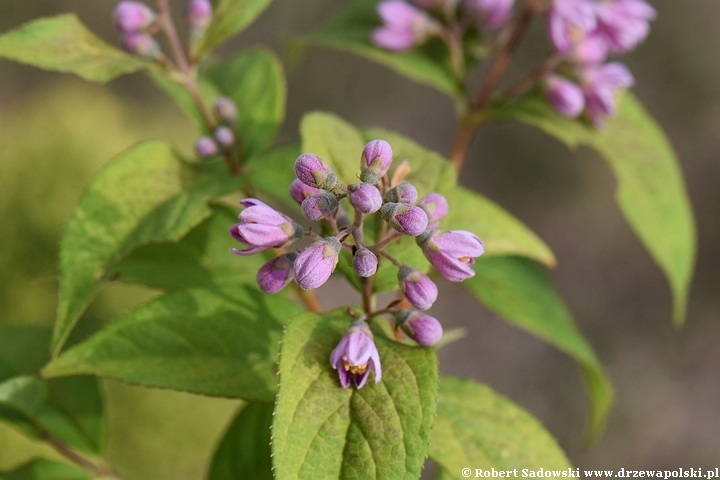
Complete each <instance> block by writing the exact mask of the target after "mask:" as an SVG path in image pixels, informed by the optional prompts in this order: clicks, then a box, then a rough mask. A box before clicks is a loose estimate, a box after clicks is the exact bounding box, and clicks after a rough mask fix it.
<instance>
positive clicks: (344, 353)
mask: <svg viewBox="0 0 720 480" xmlns="http://www.w3.org/2000/svg"><path fill="white" fill-rule="evenodd" d="M330 365H332V367H333V368H334V369H335V370H337V371H338V375H339V376H340V384H341V385H342V386H343V388H348V387H349V386H350V380H351V379H352V383H354V384H355V387H356V388H362V387H363V385H365V382H367V379H368V374H369V373H370V371H371V370H372V371H374V372H375V383H378V382H379V381H380V379H381V378H382V368H381V367H380V355H379V354H378V351H377V347H376V346H375V342H374V341H373V334H372V332H371V331H370V327H368V324H367V323H366V322H365V321H364V320H357V321H355V322H353V324H352V325H351V326H350V328H349V329H348V330H347V332H345V335H343V337H342V340H340V343H338V346H337V347H335V349H334V350H333V351H332V353H331V354H330Z"/></svg>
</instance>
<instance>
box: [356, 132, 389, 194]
mask: <svg viewBox="0 0 720 480" xmlns="http://www.w3.org/2000/svg"><path fill="white" fill-rule="evenodd" d="M392 160H393V151H392V147H391V146H390V144H389V143H388V142H386V141H385V140H372V141H370V142H368V144H367V145H365V148H364V149H363V152H362V156H361V157H360V180H361V181H363V182H366V183H370V184H372V185H375V184H376V183H378V182H379V181H380V179H381V178H382V177H383V175H385V173H387V171H388V169H389V168H390V164H391V163H392Z"/></svg>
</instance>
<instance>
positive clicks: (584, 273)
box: [0, 0, 720, 480]
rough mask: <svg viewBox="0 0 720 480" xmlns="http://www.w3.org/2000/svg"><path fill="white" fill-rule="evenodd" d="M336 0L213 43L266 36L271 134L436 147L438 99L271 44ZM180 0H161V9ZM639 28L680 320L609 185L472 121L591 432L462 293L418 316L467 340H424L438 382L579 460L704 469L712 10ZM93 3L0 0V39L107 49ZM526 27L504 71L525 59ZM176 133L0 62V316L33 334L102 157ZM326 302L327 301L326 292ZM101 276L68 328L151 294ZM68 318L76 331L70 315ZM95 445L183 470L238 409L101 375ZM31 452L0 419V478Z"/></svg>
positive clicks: (162, 112) (718, 46) (716, 151)
mask: <svg viewBox="0 0 720 480" xmlns="http://www.w3.org/2000/svg"><path fill="white" fill-rule="evenodd" d="M350 2H351V0H302V1H297V0H295V1H290V0H276V1H275V2H274V3H273V4H272V5H271V7H270V8H269V9H268V10H267V11H266V12H265V13H264V14H263V15H262V16H261V17H260V19H259V20H258V21H257V22H256V23H255V24H254V25H252V26H251V27H250V28H249V29H248V30H247V31H245V32H244V33H243V34H242V35H241V36H240V37H238V38H236V39H235V40H234V41H232V42H231V43H230V44H228V45H226V46H225V47H223V49H222V50H221V54H222V55H225V56H229V55H232V54H233V53H234V52H238V51H239V50H241V49H243V48H245V47H248V46H251V45H254V44H257V43H263V44H268V45H270V46H271V47H272V48H273V49H275V51H276V52H277V53H278V54H280V55H281V56H282V57H283V59H284V60H285V61H286V62H285V65H286V68H287V75H288V81H289V103H288V115H287V121H286V123H285V125H284V127H283V129H282V132H281V137H282V138H283V139H296V138H297V137H298V133H297V125H298V121H299V119H300V117H301V116H302V115H303V114H304V113H305V112H308V111H310V110H317V109H319V110H326V111H331V112H335V113H337V114H339V115H341V116H342V117H344V118H345V119H347V120H348V121H350V122H352V123H354V124H358V125H378V126H383V127H386V128H390V129H394V130H397V131H399V132H401V133H403V134H406V135H408V136H410V137H411V138H414V139H415V140H417V141H419V142H420V143H422V144H424V145H426V146H427V147H430V148H432V149H435V150H437V151H439V152H442V153H447V152H448V150H449V148H450V145H451V141H452V137H453V134H454V130H455V120H454V115H453V110H452V106H451V104H450V102H449V101H448V100H447V99H445V98H444V97H442V96H441V95H440V94H438V93H436V92H434V91H433V90H431V89H428V88H425V87H422V86H418V85H415V84H412V83H410V82H409V81H407V80H405V79H403V78H400V77H399V76H397V75H395V74H394V73H392V72H391V71H389V70H387V69H385V68H383V67H381V66H377V65H375V64H373V63H370V62H368V61H366V60H363V59H360V58H357V57H355V56H352V55H350V54H346V53H342V52H336V51H330V50H325V49H310V50H308V51H306V52H305V53H304V54H303V55H302V56H301V57H292V56H290V55H288V42H289V41H291V40H292V39H293V38H295V37H297V36H301V35H303V34H306V33H308V32H311V31H312V30H313V29H314V28H318V27H319V26H321V25H323V24H324V22H325V21H327V20H328V19H329V18H330V17H331V16H332V15H333V14H334V13H335V12H337V11H339V10H340V9H342V8H343V7H345V6H346V5H348V4H349V3H350ZM173 3H174V4H175V5H176V6H177V7H180V6H181V3H182V2H181V1H180V0H173ZM651 3H652V4H653V5H654V6H655V7H656V8H657V10H658V11H659V17H658V20H657V21H656V22H655V23H654V24H653V29H652V33H651V35H650V37H649V39H648V40H647V41H646V42H645V43H644V44H643V45H641V46H640V48H638V49H637V50H636V51H635V52H633V53H631V54H629V55H627V56H626V57H625V59H624V60H625V61H626V63H627V64H628V65H629V66H630V68H631V70H632V71H633V73H634V74H635V76H636V79H637V85H636V87H635V92H636V94H637V95H638V96H639V98H640V99H641V100H642V101H643V102H644V103H645V105H646V107H647V108H648V110H649V111H650V112H651V113H652V114H653V115H654V116H655V117H656V118H657V120H658V121H659V123H660V124H661V125H662V126H663V127H664V128H665V130H666V131H667V134H668V136H669V137H670V139H671V141H672V143H673V144H674V145H675V148H676V149H677V151H678V153H679V156H680V158H681V161H682V169H683V172H684V174H685V178H686V180H687V186H688V190H689V194H690V198H691V201H692V204H693V207H694V209H695V213H696V218H697V229H698V238H699V255H698V261H697V266H696V273H695V277H694V281H693V284H692V291H691V296H690V306H689V312H688V321H687V325H686V326H685V327H684V328H683V329H681V330H676V329H674V328H673V327H672V326H671V320H670V292H669V289H668V286H667V284H666V282H665V280H664V278H663V276H662V274H661V272H660V270H659V269H658V268H657V267H656V266H655V264H654V263H653V262H652V260H651V258H650V257H649V255H648V254H647V253H646V252H645V250H644V249H643V248H642V246H641V245H640V243H639V241H638V240H637V239H636V238H635V236H634V235H633V233H632V232H631V231H630V229H629V227H628V226H627V225H626V224H625V222H624V220H623V218H622V217H621V215H620V212H619V209H618V207H617V206H616V204H615V203H614V200H613V192H614V189H615V180H614V178H613V176H612V175H611V172H610V171H609V169H608V168H607V166H606V165H605V164H604V163H603V162H602V160H601V159H600V158H599V157H598V156H597V155H596V154H595V153H593V152H592V151H590V150H585V149H581V150H579V151H578V152H568V151H567V150H565V149H564V147H562V146H561V145H560V144H559V143H558V142H556V141H555V140H553V139H551V138H548V137H546V136H544V135H543V134H542V133H540V132H537V131H535V130H533V129H531V128H529V127H525V126H522V125H518V124H513V123H508V124H502V125H492V126H489V127H486V128H484V130H482V132H481V134H480V135H479V136H478V137H477V139H476V140H475V142H474V143H473V145H472V148H471V151H470V155H469V159H468V162H467V165H466V167H465V169H464V171H463V173H462V176H461V182H462V183H463V184H465V185H468V186H471V187H473V188H475V189H478V190H479V191H481V192H482V193H484V194H485V195H487V196H489V197H490V198H492V199H493V200H495V201H496V202H498V203H499V204H500V205H502V206H504V207H505V208H507V209H509V210H510V211H511V212H513V213H514V214H515V215H516V216H518V217H519V218H520V219H522V220H523V221H524V222H525V223H526V224H528V225H529V226H530V227H531V228H532V229H533V230H535V231H536V232H538V233H539V234H540V236H541V237H542V238H544V239H545V240H546V241H547V243H548V244H549V245H550V247H551V248H552V249H553V251H554V252H555V253H556V255H557V258H558V263H559V266H558V267H557V269H556V270H555V271H554V272H553V277H554V279H555V281H556V284H557V286H558V288H559V289H560V291H561V292H562V294H563V296H564V297H565V299H566V300H567V303H568V305H569V307H570V309H571V310H572V312H573V314H574V316H575V318H576V320H577V322H578V324H579V327H580V329H581V330H582V331H583V332H584V333H585V335H586V336H587V337H588V339H589V340H590V342H591V343H592V345H593V346H594V347H595V349H596V351H597V352H598V354H599V357H600V358H601V359H602V361H603V363H604V365H605V366H606V367H607V369H608V372H609V375H610V377H611V379H612V381H613V383H614V385H615V387H616V390H617V405H616V407H615V409H614V410H613V412H612V414H611V416H610V420H609V423H608V427H607V431H606V433H605V435H604V436H603V437H602V438H601V439H600V440H599V441H598V442H597V443H596V444H595V445H594V446H592V447H591V448H589V449H585V448H583V447H582V444H581V441H580V440H581V433H582V427H583V422H584V418H585V408H586V407H585V405H586V402H585V397H584V391H583V385H582V382H581V379H580V376H579V374H578V371H577V368H576V366H575V365H574V363H573V362H572V361H571V360H570V359H569V358H567V357H565V356H564V355H562V354H561V353H559V352H557V351H556V350H555V349H553V348H552V347H549V346H547V345H546V344H544V343H543V342H540V341H538V340H536V339H535V338H534V337H532V336H530V335H528V334H526V333H524V332H522V331H519V330H517V329H515V328H512V327H510V326H508V325H506V324H505V323H503V322H502V321H501V320H500V319H498V318H497V317H495V316H494V315H492V314H490V313H489V312H487V311H486V310H484V309H483V308H482V307H479V306H478V305H477V304H476V303H475V301H474V300H473V299H472V298H471V297H470V296H469V295H468V294H466V293H465V292H464V291H462V290H460V289H459V288H454V287H453V286H450V285H447V284H443V285H442V286H441V302H440V303H439V304H438V306H437V307H436V308H435V309H434V312H435V314H436V316H438V317H439V318H441V319H442V321H443V323H444V324H445V326H446V328H450V327H458V326H462V327H465V328H467V330H468V336H467V337H466V338H465V339H463V340H461V341H459V342H457V343H455V344H453V345H452V347H450V348H445V349H443V350H440V352H439V354H440V360H441V370H442V371H443V372H444V373H446V374H453V375H459V376H466V377H474V378H476V379H478V380H481V381H484V382H487V383H489V384H490V385H491V386H493V387H494V388H495V389H497V390H498V391H500V392H502V393H503V394H505V395H507V396H509V397H510V398H512V399H513V400H515V401H516V402H518V403H520V404H522V405H523V406H525V407H526V408H527V409H529V410H530V411H531V412H532V413H534V414H535V415H536V416H537V417H538V418H539V419H540V420H541V421H542V422H543V423H544V424H545V425H546V426H547V427H548V428H549V429H550V431H551V432H552V433H553V434H554V435H555V436H556V437H557V438H558V440H559V442H560V443H561V445H562V446H563V447H564V448H565V449H566V451H567V452H568V455H569V456H570V458H571V460H572V461H573V462H574V463H575V464H576V465H577V466H579V467H582V468H603V469H619V468H621V467H624V468H626V469H633V468H635V469H640V468H642V469H670V468H678V467H683V468H690V467H694V468H698V467H700V468H715V467H718V466H720V318H718V317H719V316H720V315H719V312H720V295H718V293H720V64H719V63H718V58H720V57H719V55H718V53H719V52H720V29H718V28H717V19H718V18H720V2H718V1H717V0H693V1H678V0H658V1H653V2H651ZM113 4H114V2H113V1H110V0H53V1H47V0H0V12H1V13H0V32H2V31H6V30H8V29H10V28H12V27H15V26H17V25H20V24H21V23H23V22H26V21H28V20H31V19H33V18H35V17H38V16H43V15H52V14H57V13H61V12H66V11H74V12H78V14H79V16H80V17H81V19H82V20H83V21H85V22H86V23H87V24H88V25H89V26H90V27H91V28H92V29H93V30H94V31H95V32H97V33H98V34H99V35H100V36H102V37H104V38H105V39H107V40H108V41H109V42H113V43H117V42H118V38H117V36H116V34H115V33H114V31H113V29H112V26H111V24H110V22H109V16H110V12H111V10H112V8H113ZM545 49H546V46H545V40H544V32H543V26H542V25H541V24H540V22H537V23H536V24H535V25H534V28H533V30H532V31H531V34H530V35H529V36H528V37H527V39H526V41H525V42H524V44H523V46H522V48H521V50H520V52H519V54H518V57H517V60H518V61H517V64H516V66H515V67H514V70H512V71H511V72H510V79H512V77H513V75H518V74H519V72H523V71H526V70H527V69H528V68H530V67H531V66H533V65H534V62H537V59H538V55H541V54H543V52H544V51H545ZM196 135H197V133H196V132H195V130H194V127H193V125H192V124H191V123H190V121H189V120H188V119H187V118H185V116H184V114H183V113H181V112H180V110H179V109H178V108H177V107H175V106H174V104H172V103H171V102H170V101H169V100H167V99H166V98H164V97H163V96H162V95H161V94H160V93H159V92H158V91H157V90H155V88H154V87H153V85H152V84H151V82H150V81H149V80H148V79H147V78H146V77H144V75H142V74H135V75H131V76H128V77H123V78H120V79H118V80H116V81H114V82H112V83H110V84H109V85H107V86H104V87H103V86H98V85H94V84H89V83H86V82H84V81H82V80H79V79H77V78H74V77H71V76H68V75H62V74H55V73H48V72H42V71H39V70H35V69H32V68H29V67H25V66H21V65H17V64H14V63H10V62H6V61H3V60H0V232H1V233H0V322H3V323H32V324H42V325H51V324H52V322H53V318H54V312H55V305H56V295H57V282H56V278H55V277H56V273H57V252H58V242H59V239H60V236H61V233H62V228H63V225H64V223H65V221H66V220H67V218H68V217H69V215H70V212H71V210H72V208H73V206H74V204H75V203H76V202H77V200H78V198H79V196H80V194H81V192H82V189H83V186H84V185H86V184H87V182H88V181H89V180H90V179H91V178H92V177H93V175H94V174H95V172H97V170H98V169H99V168H100V167H101V166H102V165H104V164H105V163H107V162H108V161H109V160H110V159H111V158H112V156H113V155H114V154H116V153H118V152H119V151H121V150H122V149H124V148H127V147H129V146H130V145H132V144H134V143H136V142H138V141H140V140H142V139H149V138H161V139H165V140H169V141H172V142H175V143H176V144H177V145H178V146H179V148H180V149H181V150H182V151H185V152H189V151H190V149H191V145H192V140H193V138H194V137H195V136H196ZM333 288H334V290H333V291H332V293H331V294H329V293H328V290H325V291H324V293H323V296H324V298H325V299H326V300H327V301H328V302H337V297H338V296H342V295H338V294H344V293H346V292H347V291H346V289H344V288H343V287H342V286H340V285H335V286H334V287H333ZM155 294H156V292H152V291H149V290H146V289H142V288H138V287H127V286H125V287H123V286H115V285H113V286H111V287H110V288H108V289H106V290H105V291H104V292H103V293H102V294H101V296H100V297H99V298H98V299H97V301H96V302H95V303H94V305H93V306H92V308H91V309H90V311H89V312H88V315H87V318H86V319H85V320H84V321H83V325H85V328H91V327H92V326H93V325H97V324H98V323H101V322H105V321H109V320H111V319H113V318H117V317H118V316H119V315H121V314H122V313H124V312H126V311H128V310H129V309H131V308H132V307H133V306H134V305H137V304H138V303H139V302H141V301H143V300H146V299H147V298H150V297H152V296H153V295H155ZM81 326H82V325H81ZM104 390H105V394H106V397H107V403H108V417H109V456H110V458H111V459H112V460H113V462H115V463H116V464H117V465H118V467H119V469H120V471H121V472H123V473H124V474H125V475H126V476H127V478H129V479H132V480H134V479H140V480H145V479H148V480H149V479H153V480H165V479H168V480H170V479H173V480H184V479H199V478H201V477H202V476H203V475H204V473H205V471H206V470H207V465H208V462H209V459H210V456H211V454H212V451H213V448H214V446H215V445H216V442H217V441H218V439H219V437H220V435H221V434H222V432H223V430H224V429H225V428H226V426H227V424H228V422H229V420H230V419H231V417H232V415H233V414H234V412H235V411H236V410H237V408H238V407H239V406H240V402H237V401H230V400H221V399H213V398H206V397H201V396H195V395H189V394H183V393H178V392H170V391H162V390H151V389H145V388H140V387H134V386H129V385H125V384H121V383H118V382H113V381H105V382H104ZM37 454H42V455H46V456H51V457H57V455H56V454H54V452H52V451H51V450H50V449H48V448H47V447H44V446H43V445H41V444H39V443H36V442H32V441H30V440H28V439H26V438H25V437H23V436H21V435H20V434H18V433H16V432H15V431H14V430H13V429H12V428H11V427H9V426H8V425H6V424H2V423H0V469H2V468H8V467H11V466H13V465H16V464H18V463H20V462H22V461H24V460H26V459H28V458H30V457H32V456H35V455H37Z"/></svg>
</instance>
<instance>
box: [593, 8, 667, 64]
mask: <svg viewBox="0 0 720 480" xmlns="http://www.w3.org/2000/svg"><path fill="white" fill-rule="evenodd" d="M596 11H597V19H598V31H599V32H600V33H601V34H602V36H603V37H604V39H605V41H606V42H607V45H608V48H609V50H610V52H611V53H625V52H628V51H630V50H632V49H634V48H635V47H636V46H637V45H638V44H639V43H640V42H642V41H643V40H645V37H647V35H648V33H649V32H650V21H652V20H655V17H656V16H657V13H656V12H655V9H654V8H652V7H651V6H650V5H649V4H648V3H647V2H646V1H645V0H611V1H603V2H598V4H597V8H596Z"/></svg>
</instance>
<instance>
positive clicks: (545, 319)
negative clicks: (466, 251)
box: [461, 257, 613, 440]
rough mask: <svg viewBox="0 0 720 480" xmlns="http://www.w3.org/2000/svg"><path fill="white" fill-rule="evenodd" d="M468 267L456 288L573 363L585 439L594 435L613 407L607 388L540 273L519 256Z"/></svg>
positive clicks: (542, 271) (590, 353) (587, 346)
mask: <svg viewBox="0 0 720 480" xmlns="http://www.w3.org/2000/svg"><path fill="white" fill-rule="evenodd" d="M474 268H475V272H476V274H475V276H474V277H473V278H471V279H468V280H465V281H464V282H463V283H462V284H461V285H462V286H464V287H465V288H467V289H468V290H470V292H472V293H473V295H475V296H476V297H477V298H478V299H479V300H480V301H481V302H482V303H483V304H485V305H486V306H487V307H488V308H489V309H490V310H492V311H494V312H495V313H497V314H498V315H499V316H500V317H502V318H503V319H505V320H507V321H508V322H510V323H511V324H513V325H515V326H518V327H520V328H522V329H524V330H527V331H528V332H530V333H532V334H533V335H536V336H538V337H540V338H542V339H543V340H545V341H547V342H549V343H551V344H553V345H554V346H556V347H557V348H558V349H560V350H561V351H563V352H565V353H566V354H568V355H570V356H571V357H572V358H573V359H575V360H576V361H577V362H578V364H579V365H580V367H581V370H582V372H583V377H584V379H585V382H586V384H587V388H588V396H589V401H590V406H589V409H588V420H587V426H586V432H585V434H586V438H587V439H588V440H591V439H593V438H595V437H597V436H598V435H599V434H600V432H601V431H602V428H603V426H604V424H605V420H606V418H607V414H608V412H609V410H610V407H611V406H612V403H613V391H612V386H611V384H610V381H609V380H608V378H607V376H606V374H605V372H604V371H603V368H602V365H601V364H600V361H599V360H598V358H597V356H596V355H595V352H593V349H592V347H591V346H590V344H589V343H588V342H587V340H585V338H584V337H583V335H582V333H581V332H580V331H579V330H578V328H577V327H576V326H575V324H574V322H573V319H572V316H571V315H570V312H569V311H568V309H567V307H566V306H565V304H564V303H563V301H562V298H560V295H559V294H558V293H557V291H556V290H555V288H554V286H553V284H552V282H551V280H550V278H549V276H548V274H547V272H546V271H545V269H544V268H543V267H542V266H540V265H538V264H536V263H535V262H533V261H532V260H529V259H526V258H522V257H487V258H486V257H481V258H480V259H478V261H477V262H476V263H475V265H474Z"/></svg>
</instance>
